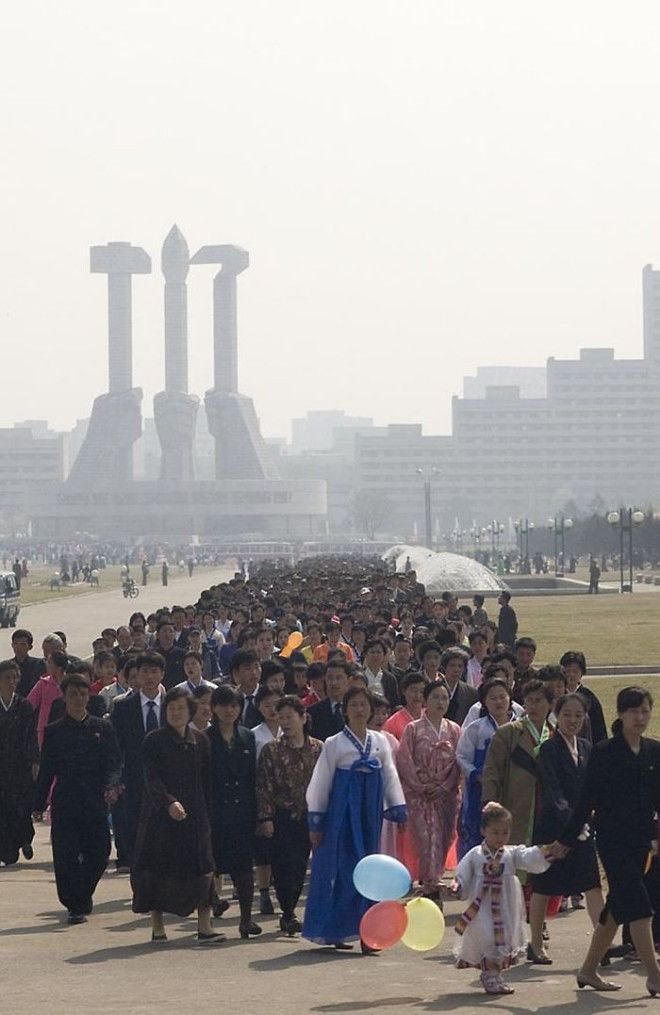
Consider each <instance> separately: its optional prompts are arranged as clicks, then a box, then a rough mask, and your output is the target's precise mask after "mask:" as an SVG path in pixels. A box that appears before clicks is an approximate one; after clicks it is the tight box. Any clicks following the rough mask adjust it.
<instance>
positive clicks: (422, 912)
mask: <svg viewBox="0 0 660 1015" xmlns="http://www.w3.org/2000/svg"><path fill="white" fill-rule="evenodd" d="M406 913H407V915H408V926H407V927H406V929H405V931H404V933H403V936H402V938H401V940H402V942H403V943H404V945H406V947H407V948H412V950H413V951H415V952H428V951H430V950H431V948H437V947H438V945H439V944H440V942H441V941H442V939H443V937H444V936H445V918H444V916H443V913H442V910H441V909H440V908H439V907H438V906H437V905H436V904H435V902H431V900H430V899H411V900H410V902H408V903H407V904H406Z"/></svg>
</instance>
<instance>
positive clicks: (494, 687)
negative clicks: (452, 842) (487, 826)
mask: <svg viewBox="0 0 660 1015" xmlns="http://www.w3.org/2000/svg"><path fill="white" fill-rule="evenodd" d="M479 700H480V701H481V718H480V719H476V720H475V721H474V722H471V723H470V724H469V726H465V727H464V729H463V731H462V733H461V737H460V740H459V741H458V747H457V748H456V760H457V761H458V764H459V766H460V769H461V772H462V773H463V778H464V779H465V789H464V792H463V804H462V807H461V814H460V818H459V825H458V858H459V860H460V859H462V858H463V857H464V856H465V854H466V853H468V852H469V851H470V850H471V849H472V848H473V847H474V846H479V845H480V844H481V841H482V839H483V835H482V833H481V773H482V772H483V768H484V762H485V760H486V753H487V751H488V748H489V746H490V742H491V740H492V739H493V733H494V732H495V730H496V729H498V727H499V726H503V725H504V724H505V723H507V722H510V721H511V719H512V717H513V716H512V713H511V695H510V692H509V687H508V684H507V683H506V681H504V680H501V679H500V678H499V677H493V678H491V679H490V680H485V681H484V683H483V684H482V685H481V687H480V688H479Z"/></svg>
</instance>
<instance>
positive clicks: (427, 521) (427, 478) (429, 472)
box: [415, 467, 438, 550]
mask: <svg viewBox="0 0 660 1015" xmlns="http://www.w3.org/2000/svg"><path fill="white" fill-rule="evenodd" d="M437 471H438V470H437V469H436V468H435V467H434V468H432V469H415V472H417V473H418V474H419V475H420V476H423V477H424V527H425V529H426V545H427V546H428V548H429V550H432V549H433V526H432V524H431V476H434V475H435V473H436V472H437Z"/></svg>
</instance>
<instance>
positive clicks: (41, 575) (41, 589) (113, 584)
mask: <svg viewBox="0 0 660 1015" xmlns="http://www.w3.org/2000/svg"><path fill="white" fill-rule="evenodd" d="M58 570H59V568H58V567H56V566H52V567H43V566H39V567H36V566H35V567H31V568H30V571H29V574H28V577H27V578H24V579H23V581H22V582H21V606H31V605H34V604H35V603H47V602H49V601H50V600H51V599H57V598H58V597H61V596H66V597H67V598H69V597H70V596H84V595H94V594H95V593H96V592H98V591H99V589H100V591H101V592H104V591H105V592H107V591H109V590H111V589H118V588H120V587H121V579H120V571H121V567H120V565H116V566H111V567H106V568H105V570H104V571H101V570H100V571H99V582H100V585H99V588H97V587H96V586H95V585H88V584H87V583H86V582H77V583H76V584H75V585H67V586H66V587H62V588H59V589H54V590H53V591H52V592H51V590H50V580H51V578H52V577H53V575H54V574H55V572H56V571H58ZM197 570H201V571H209V570H213V568H210V567H207V566H205V565H199V566H198V568H196V569H195V573H197ZM186 574H187V572H186ZM131 575H132V577H133V579H134V580H135V581H136V582H137V583H138V585H140V583H141V581H142V572H141V571H140V568H139V567H138V566H136V565H132V566H131ZM178 575H179V569H178V567H173V566H171V567H170V578H177V577H178ZM154 583H157V584H160V565H158V566H156V567H153V566H152V568H151V572H150V574H149V584H150V585H153V584H154ZM137 608H138V609H139V607H137Z"/></svg>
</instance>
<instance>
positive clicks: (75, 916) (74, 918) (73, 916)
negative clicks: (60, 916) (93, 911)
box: [66, 912, 87, 927]
mask: <svg viewBox="0 0 660 1015" xmlns="http://www.w3.org/2000/svg"><path fill="white" fill-rule="evenodd" d="M66 922H67V923H68V924H70V925H71V926H72V927H73V926H74V925H75V924H77V923H87V917H86V916H85V914H84V913H71V912H69V915H68V916H67V918H66Z"/></svg>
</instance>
